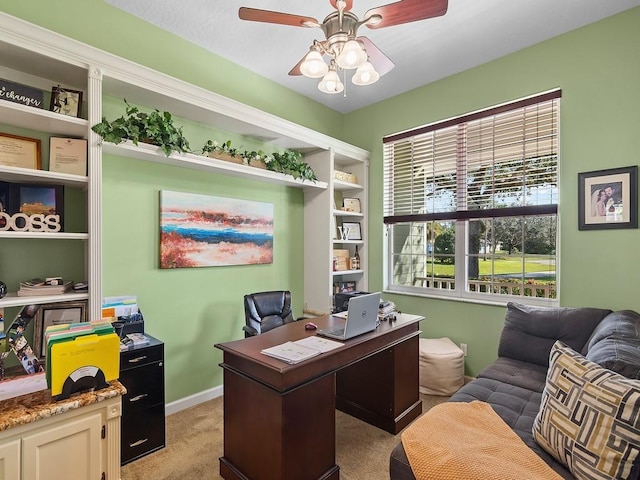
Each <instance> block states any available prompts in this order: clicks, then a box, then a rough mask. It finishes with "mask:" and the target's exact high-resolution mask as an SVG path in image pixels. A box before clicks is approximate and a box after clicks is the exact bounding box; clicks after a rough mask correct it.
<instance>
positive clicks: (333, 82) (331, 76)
mask: <svg viewBox="0 0 640 480" xmlns="http://www.w3.org/2000/svg"><path fill="white" fill-rule="evenodd" d="M318 89H319V90H320V91H321V92H323V93H330V94H333V93H340V92H341V91H343V90H344V85H343V84H342V82H341V81H340V77H338V72H336V71H335V70H334V69H330V70H329V71H328V72H327V74H326V75H325V76H324V78H323V79H322V80H321V81H320V83H319V84H318Z"/></svg>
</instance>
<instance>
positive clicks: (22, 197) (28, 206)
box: [8, 183, 64, 232]
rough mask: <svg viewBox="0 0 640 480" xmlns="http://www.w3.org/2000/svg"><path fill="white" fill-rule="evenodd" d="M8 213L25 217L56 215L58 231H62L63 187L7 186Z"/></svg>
mask: <svg viewBox="0 0 640 480" xmlns="http://www.w3.org/2000/svg"><path fill="white" fill-rule="evenodd" d="M8 203H9V210H8V213H9V214H11V215H14V214H16V213H24V214H25V215H35V214H43V215H58V217H59V219H60V220H59V223H60V229H59V231H61V232H62V231H64V186H63V185H47V184H40V183H37V184H35V183H11V184H9V202H8Z"/></svg>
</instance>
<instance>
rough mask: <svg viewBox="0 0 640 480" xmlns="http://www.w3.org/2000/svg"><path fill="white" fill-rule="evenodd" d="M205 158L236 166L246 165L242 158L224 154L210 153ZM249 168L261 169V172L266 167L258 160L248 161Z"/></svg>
mask: <svg viewBox="0 0 640 480" xmlns="http://www.w3.org/2000/svg"><path fill="white" fill-rule="evenodd" d="M207 156H208V157H209V158H215V159H216V160H223V161H225V162H230V163H237V164H238V165H247V164H246V163H245V162H244V158H243V157H241V156H240V155H236V156H235V157H234V156H232V155H230V154H229V153H226V152H211V153H209V154H207ZM249 166H250V167H255V168H261V169H263V170H266V169H267V166H266V165H265V164H264V162H261V161H259V160H253V159H252V160H250V161H249Z"/></svg>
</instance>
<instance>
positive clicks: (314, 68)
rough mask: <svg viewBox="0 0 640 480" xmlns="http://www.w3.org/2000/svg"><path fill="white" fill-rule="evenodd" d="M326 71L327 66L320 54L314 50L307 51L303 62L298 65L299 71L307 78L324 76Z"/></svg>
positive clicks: (327, 69)
mask: <svg viewBox="0 0 640 480" xmlns="http://www.w3.org/2000/svg"><path fill="white" fill-rule="evenodd" d="M328 71H329V66H328V65H327V64H326V63H324V59H323V58H322V55H320V52H318V51H316V50H311V51H310V52H309V53H307V56H306V57H305V59H304V62H302V64H301V65H300V73H302V74H303V75H304V76H305V77H309V78H320V77H324V76H325V74H326V73H327V72H328Z"/></svg>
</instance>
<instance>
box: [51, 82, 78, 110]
mask: <svg viewBox="0 0 640 480" xmlns="http://www.w3.org/2000/svg"><path fill="white" fill-rule="evenodd" d="M49 110H51V111H52V112H55V113H60V114H62V115H68V116H70V117H78V118H82V92H81V91H80V90H71V89H69V88H62V87H61V86H60V85H58V86H55V87H53V88H52V89H51V102H50V103H49Z"/></svg>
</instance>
